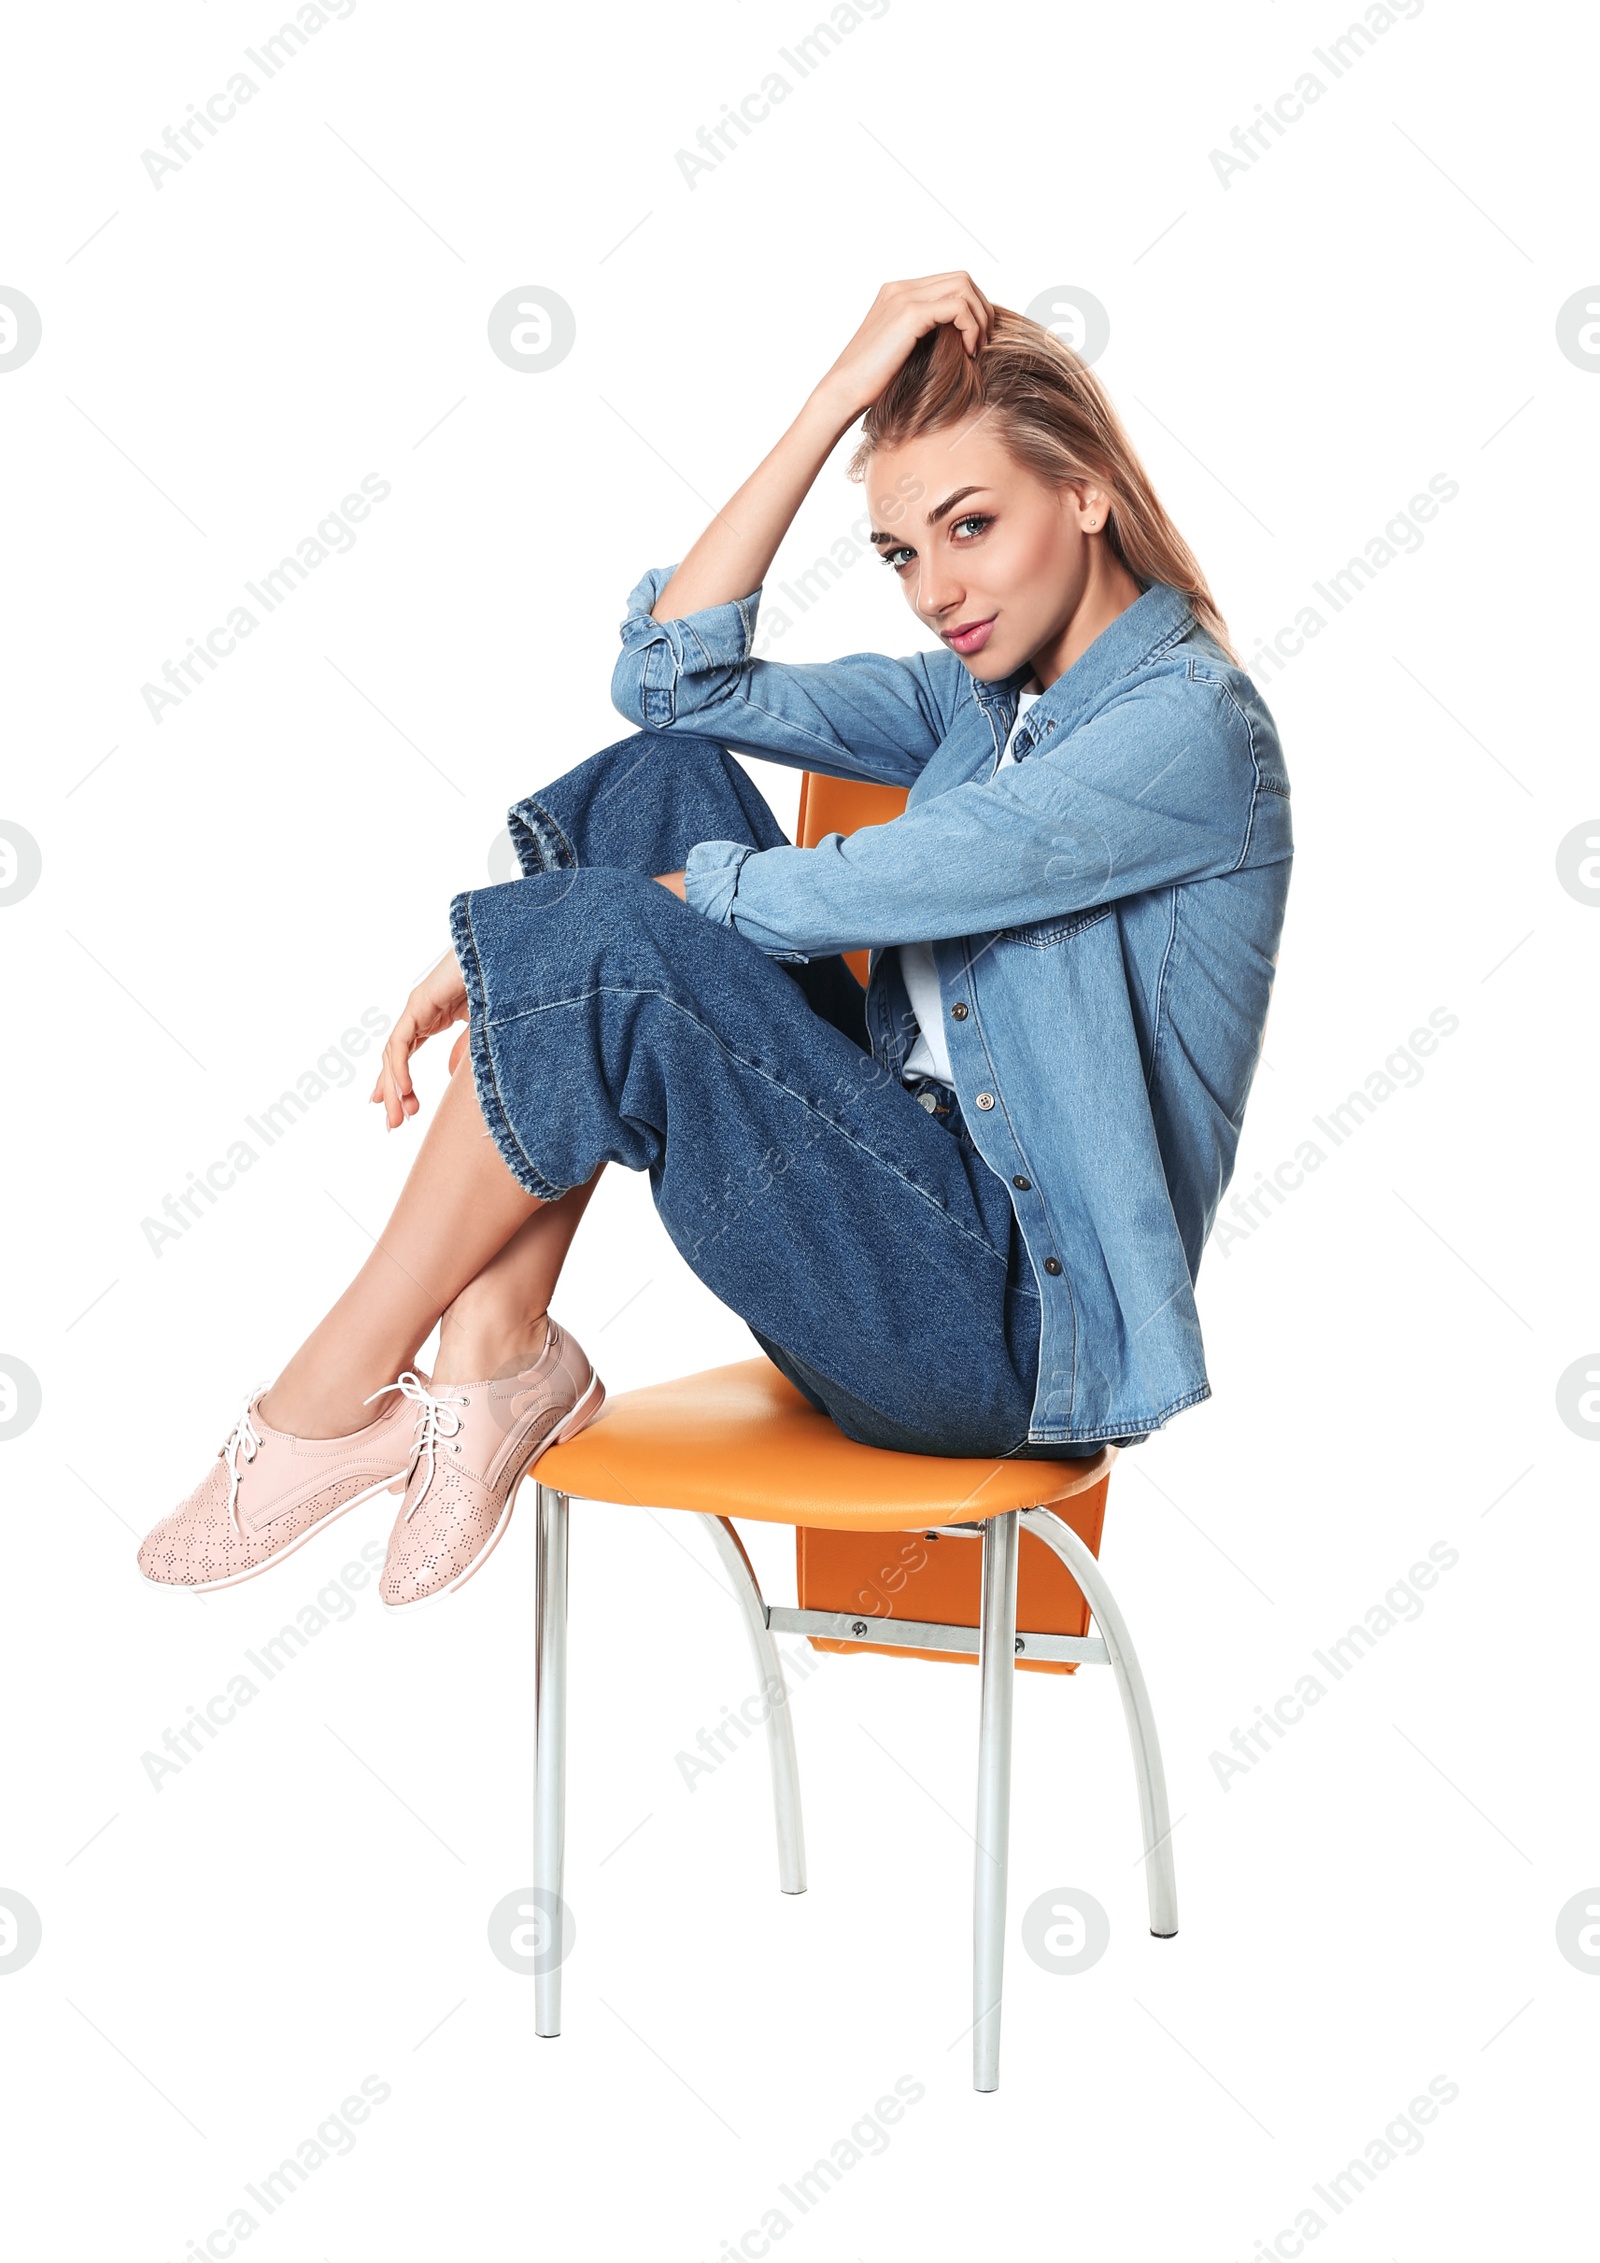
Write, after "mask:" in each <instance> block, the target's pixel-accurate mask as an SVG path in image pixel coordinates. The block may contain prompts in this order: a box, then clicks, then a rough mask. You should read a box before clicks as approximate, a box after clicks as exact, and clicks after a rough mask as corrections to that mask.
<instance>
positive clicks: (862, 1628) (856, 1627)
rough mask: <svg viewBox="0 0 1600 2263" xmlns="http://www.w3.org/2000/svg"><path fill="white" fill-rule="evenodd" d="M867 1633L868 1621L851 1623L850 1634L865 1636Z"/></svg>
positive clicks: (855, 1620) (852, 1621)
mask: <svg viewBox="0 0 1600 2263" xmlns="http://www.w3.org/2000/svg"><path fill="white" fill-rule="evenodd" d="M866 1631H867V1622H866V1620H865V1619H852V1620H851V1622H850V1632H851V1633H852V1634H865V1633H866Z"/></svg>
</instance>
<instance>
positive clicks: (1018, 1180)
mask: <svg viewBox="0 0 1600 2263" xmlns="http://www.w3.org/2000/svg"><path fill="white" fill-rule="evenodd" d="M1011 1184H1012V1185H1013V1186H1014V1187H1021V1189H1022V1191H1023V1193H1024V1194H1026V1193H1027V1192H1028V1190H1029V1188H1030V1187H1031V1186H1032V1185H1033V1181H1032V1179H1025V1178H1024V1177H1023V1175H1022V1173H1021V1172H1020V1171H1018V1172H1016V1173H1015V1174H1014V1176H1013V1178H1012V1181H1011Z"/></svg>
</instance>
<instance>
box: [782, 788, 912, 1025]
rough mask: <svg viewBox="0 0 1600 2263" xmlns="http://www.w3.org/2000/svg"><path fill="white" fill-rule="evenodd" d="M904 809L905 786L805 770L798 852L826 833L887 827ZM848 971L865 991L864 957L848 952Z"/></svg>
mask: <svg viewBox="0 0 1600 2263" xmlns="http://www.w3.org/2000/svg"><path fill="white" fill-rule="evenodd" d="M905 806H906V789H905V788H904V786H870V785H867V784H866V783H865V782H864V781H863V780H862V779H860V778H826V777H824V776H823V774H822V772H821V771H820V770H808V771H807V772H806V773H805V775H804V777H803V778H802V779H801V781H800V818H799V823H798V825H797V827H796V830H795V847H796V848H797V849H814V848H815V847H816V845H817V843H818V842H819V841H820V840H822V839H823V838H824V837H825V836H826V835H827V834H829V833H853V832H854V831H855V829H856V827H857V826H858V825H887V824H888V822H889V820H890V818H891V817H898V816H899V814H900V812H901V811H902V810H903V809H904V808H905ZM845 958H846V960H847V961H848V963H849V966H850V971H851V972H852V974H854V976H855V978H856V980H857V981H858V982H859V983H860V985H861V987H862V989H863V990H864V989H865V988H866V986H867V954H866V952H865V951H847V952H846V953H845Z"/></svg>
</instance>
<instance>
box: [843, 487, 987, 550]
mask: <svg viewBox="0 0 1600 2263" xmlns="http://www.w3.org/2000/svg"><path fill="white" fill-rule="evenodd" d="M982 493H983V488H982V486H981V485H975V486H972V487H958V488H956V489H955V490H954V491H953V493H951V494H949V495H947V496H946V497H945V499H944V501H943V502H942V503H936V504H935V505H934V507H933V509H932V510H931V511H930V512H929V513H928V516H927V520H926V524H927V525H929V526H937V525H938V523H939V521H940V520H941V519H942V518H944V517H945V516H946V514H947V513H949V512H951V511H953V510H954V509H955V507H956V505H957V504H958V503H964V502H965V501H966V499H967V497H968V496H969V495H981V494H982ZM868 539H869V541H871V542H874V543H881V544H885V545H888V546H890V547H892V548H896V549H898V547H899V545H900V543H901V541H902V540H903V539H904V538H903V537H902V536H899V535H893V534H877V533H874V534H872V535H870V536H869V537H868Z"/></svg>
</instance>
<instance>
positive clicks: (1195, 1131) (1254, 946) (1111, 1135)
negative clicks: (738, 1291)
mask: <svg viewBox="0 0 1600 2263" xmlns="http://www.w3.org/2000/svg"><path fill="white" fill-rule="evenodd" d="M670 571H671V569H668V568H653V569H652V570H651V571H650V572H649V573H647V574H646V575H645V577H644V579H643V580H642V581H641V582H640V583H639V585H638V587H637V588H636V589H635V590H634V591H633V593H632V596H631V598H630V600H629V608H630V609H629V612H628V615H627V618H626V619H625V620H624V622H623V624H622V653H621V656H620V658H619V660H618V662H617V667H616V672H615V675H614V677H613V679H612V698H613V700H614V702H615V704H616V706H617V707H618V708H619V709H620V710H621V712H622V713H623V714H624V715H625V716H627V717H628V718H629V719H630V720H631V721H633V722H634V723H636V724H642V725H643V726H644V727H645V728H646V729H649V730H656V731H674V730H676V731H683V732H693V733H696V734H699V735H701V736H705V737H709V738H713V739H716V740H717V741H719V742H720V743H721V744H722V745H724V746H727V747H729V748H732V749H734V750H736V751H737V752H739V753H741V754H749V755H755V756H758V757H760V758H761V759H763V760H765V761H768V762H781V763H787V764H790V765H792V766H794V767H798V768H803V769H809V770H818V771H824V772H826V773H828V774H829V775H830V776H833V777H844V778H862V779H870V780H872V781H874V782H876V783H878V784H881V785H891V786H904V787H908V788H909V789H910V791H909V798H908V801H907V804H906V808H905V812H904V814H903V815H901V816H900V817H897V818H895V819H894V820H893V821H892V822H891V823H889V824H885V825H869V826H864V827H862V828H861V829H860V830H859V831H857V832H855V833H852V834H849V835H842V834H838V833H833V834H830V835H829V836H828V837H827V839H825V840H823V841H821V842H819V843H818V845H817V846H816V847H815V848H809V849H801V848H775V849H753V848H751V847H750V846H749V845H748V844H744V843H739V842H733V841H702V842H700V843H699V844H698V845H697V846H696V847H695V848H694V849H692V850H691V851H690V853H689V857H688V862H687V868H686V869H687V877H686V880H685V883H684V886H685V894H686V898H687V901H688V902H689V903H690V904H691V905H692V906H693V907H694V908H695V909H696V910H697V911H699V912H701V913H702V914H703V915H704V916H705V917H706V918H708V919H714V920H719V921H721V922H723V923H724V924H725V925H728V926H731V927H733V928H735V929H736V930H737V931H738V932H739V933H740V934H741V935H746V936H748V937H749V938H750V940H751V941H752V942H753V943H756V944H758V945H759V946H760V948H761V949H762V950H764V951H767V952H769V953H770V954H772V955H773V956H775V957H778V958H783V959H791V960H803V959H807V958H809V957H810V956H812V955H813V954H814V953H820V952H833V951H844V950H854V949H858V948H860V947H862V946H867V947H868V948H869V950H870V959H869V970H870V979H869V982H868V987H867V995H866V1020H867V1032H868V1037H869V1040H870V1044H871V1048H872V1053H873V1056H874V1058H875V1059H876V1060H877V1061H879V1062H880V1063H881V1064H882V1065H883V1066H884V1067H885V1068H886V1069H887V1070H889V1071H890V1072H892V1073H894V1074H896V1075H898V1073H899V1071H900V1068H901V1065H902V1063H903V1062H904V1059H905V1057H906V1054H907V1053H908V1051H909V1050H910V1047H911V1045H912V1043H913V1042H914V1040H915V1034H916V1024H915V1019H914V1017H913V1015H912V1013H911V1009H910V1001H909V999H908V998H907V996H906V992H905V986H904V984H903V982H902V981H901V978H900V970H899V954H898V952H897V951H896V950H895V949H893V948H892V946H893V945H896V944H899V943H904V942H915V941H927V942H930V943H931V944H932V946H933V955H934V960H935V963H936V965H937V967H938V971H939V987H940V993H941V996H942V998H943V1002H944V1016H945V1021H944V1029H945V1038H946V1042H947V1044H948V1046H949V1051H950V1061H951V1066H952V1069H953V1070H954V1074H955V1083H956V1091H957V1097H958V1099H959V1102H960V1106H961V1111H962V1114H963V1116H964V1117H965V1119H966V1123H967V1125H968V1128H969V1129H970V1131H971V1134H972V1137H973V1139H974V1141H975V1142H976V1144H977V1147H978V1150H979V1152H980V1153H981V1154H982V1156H983V1158H984V1160H985V1161H986V1162H987V1163H988V1164H989V1166H990V1167H991V1169H993V1170H995V1171H997V1172H998V1173H999V1174H1000V1175H1001V1177H1002V1178H1004V1179H1005V1180H1006V1182H1007V1184H1008V1186H1009V1187H1010V1189H1011V1199H1012V1203H1013V1205H1014V1208H1015V1211H1016V1216H1017V1220H1018V1223H1019V1225H1020V1226H1021V1229H1022V1234H1023V1238H1024V1240H1025V1241H1026V1244H1027V1248H1028V1252H1029V1255H1030V1257H1031V1259H1032V1263H1033V1271H1034V1277H1035V1280H1036V1282H1037V1285H1038V1290H1039V1295H1040V1298H1041V1302H1042V1330H1041V1336H1040V1354H1039V1380H1038V1387H1037V1393H1036V1396H1035V1400H1034V1406H1033V1415H1032V1421H1031V1424H1030V1427H1029V1433H1028V1437H1029V1442H1030V1443H1038V1444H1050V1443H1059V1442H1064V1441H1068V1440H1077V1439H1085V1440H1092V1439H1098V1438H1126V1437H1130V1436H1143V1435H1146V1434H1148V1432H1150V1431H1151V1430H1153V1429H1157V1428H1159V1427H1160V1425H1161V1424H1162V1423H1164V1422H1165V1421H1166V1420H1167V1419H1168V1417H1169V1416H1171V1415H1173V1414H1175V1413H1176V1412H1177V1411H1178V1410H1179V1409H1180V1408H1182V1407H1186V1406H1191V1405H1193V1404H1194V1403H1195V1402H1196V1401H1198V1400H1200V1399H1205V1398H1208V1397H1209V1396H1210V1391H1211V1386H1210V1384H1209V1382H1208V1380H1207V1377H1206V1371H1205V1353H1204V1346H1203V1344H1202V1342H1201V1336H1200V1322H1199V1316H1198V1314H1197V1313H1196V1310H1195V1301H1194V1281H1195V1276H1196V1274H1197V1272H1198V1269H1199V1264H1200V1252H1201V1250H1202V1248H1203V1247H1204V1245H1205V1241H1206V1237H1207V1235H1208V1233H1209V1232H1210V1230H1211V1226H1212V1222H1213V1220H1214V1218H1215V1217H1216V1213H1217V1206H1218V1203H1219V1202H1220V1200H1221V1198H1222V1195H1223V1192H1224V1190H1225V1188H1226V1187H1227V1184H1228V1181H1229V1178H1230V1177H1231V1175H1232V1171H1233V1164H1234V1155H1235V1150H1236V1148H1237V1145H1238V1139H1239V1128H1240V1125H1241V1123H1242V1122H1243V1118H1244V1105H1245V1100H1246V1097H1247V1095H1248V1093H1249V1090H1250V1084H1251V1079H1252V1077H1253V1075H1254V1073H1255V1065H1256V1061H1257V1059H1258V1058H1259V1055H1260V1050H1261V1037H1262V1031H1263V1028H1264V1026H1265V1023H1266V1017H1267V1006H1268V1001H1269V998H1270V996H1271V990H1272V979H1273V973H1274V969H1275V966H1276V963H1277V952H1278V939H1279V935H1280V932H1281V929H1282V925H1283V914H1284V904H1285V899H1286V897H1287V893H1288V885H1289V868H1290V863H1291V859H1292V856H1293V840H1292V835H1291V828H1290V819H1289V781H1288V777H1287V774H1286V772H1285V769H1284V762H1283V755H1282V753H1281V751H1280V749H1279V745H1278V734H1277V731H1276V728H1275V727H1274V724H1273V720H1272V717H1271V715H1270V714H1269V713H1268V711H1267V708H1266V706H1265V703H1264V702H1263V700H1262V698H1261V695H1260V693H1259V692H1258V691H1257V690H1256V688H1255V686H1254V684H1252V682H1251V681H1250V679H1249V677H1248V676H1247V675H1246V674H1245V673H1244V672H1243V671H1242V670H1241V669H1239V668H1237V667H1235V666H1234V665H1233V663H1232V662H1231V661H1229V660H1228V659H1227V657H1226V656H1225V655H1224V653H1223V652H1222V651H1221V650H1220V648H1219V647H1218V645H1217V644H1216V643H1215V642H1214V640H1213V639H1212V638H1211V637H1209V636H1208V635H1207V634H1206V633H1205V631H1204V630H1203V629H1202V628H1201V627H1200V626H1199V624H1198V623H1197V622H1196V620H1195V618H1194V615H1193V613H1192V612H1191V610H1190V607H1189V604H1188V601H1187V599H1186V598H1184V597H1183V596H1182V595H1181V594H1180V592H1178V591H1177V590H1175V589H1172V588H1169V587H1168V586H1167V585H1166V584H1165V583H1162V582H1155V583H1152V584H1151V585H1150V586H1149V587H1148V588H1147V589H1146V590H1145V591H1144V592H1143V594H1142V595H1141V596H1140V597H1139V598H1138V599H1137V600H1136V601H1135V602H1134V603H1133V604H1132V605H1130V606H1129V607H1128V608H1127V609H1126V611H1125V612H1123V613H1121V614H1119V615H1118V617H1117V618H1116V619H1115V620H1114V621H1113V622H1112V623H1111V624H1110V626H1109V627H1107V628H1106V629H1104V630H1102V631H1101V633H1100V635H1099V636H1098V637H1096V638H1095V640H1094V642H1093V643H1092V644H1091V645H1090V646H1089V648H1088V649H1087V651H1085V652H1084V653H1082V654H1081V655H1080V656H1079V658H1078V659H1077V660H1075V661H1074V662H1073V664H1072V666H1071V667H1070V668H1068V669H1067V671H1066V672H1065V674H1064V675H1062V676H1060V677H1058V679H1057V680H1056V682H1055V683H1054V684H1052V685H1051V686H1050V687H1049V689H1048V690H1047V691H1046V692H1045V693H1044V695H1043V697H1042V698H1040V699H1039V700H1038V701H1037V702H1036V703H1035V704H1034V706H1033V707H1032V708H1031V709H1030V711H1029V714H1028V719H1027V722H1026V724H1025V725H1024V726H1023V729H1022V731H1021V732H1020V733H1019V735H1018V738H1017V742H1016V746H1015V749H1014V752H1015V755H1016V760H1015V763H1014V764H1007V766H1006V767H1005V768H1004V769H1003V770H998V771H997V769H996V765H997V763H998V760H999V756H1000V753H1001V750H1002V748H1003V747H1004V745H1005V742H1006V737H1007V734H1008V732H1009V730H1010V727H1011V723H1012V720H1013V718H1014V716H1015V714H1016V708H1017V696H1018V692H1019V690H1020V687H1021V685H1022V684H1023V683H1024V682H1025V681H1026V680H1027V671H1026V670H1023V669H1019V670H1018V671H1017V673H1016V674H1015V675H1013V676H1011V677H1009V678H1007V679H1005V680H1004V681H1002V682H999V683H994V684H985V683H981V682H979V681H978V680H977V679H976V678H975V677H973V676H971V675H969V674H968V672H967V670H966V669H965V668H964V667H963V666H962V664H961V661H960V660H959V658H958V657H957V656H956V654H954V653H953V652H948V651H935V652H919V653H914V654H913V655H911V657H910V658H908V659H904V660H891V659H887V658H885V657H883V656H882V655H880V654H877V653H851V654H849V655H847V656H846V657H845V658H843V659H841V660H831V661H824V662H820V663H809V664H805V665H799V664H793V663H785V662H781V661H775V660H755V659H752V657H751V640H752V637H753V635H754V632H755V624H756V610H757V606H758V604H759V601H760V594H761V593H760V591H759V590H757V591H756V592H754V593H753V594H752V595H751V596H749V597H745V598H740V599H737V600H736V601H734V602H733V603H731V604H727V605H714V606H708V607H706V608H705V609H704V610H702V611H700V612H698V613H689V614H686V615H684V617H683V618H682V619H680V620H675V621H654V620H652V619H651V618H650V609H651V607H652V606H653V605H654V604H655V602H656V600H657V598H658V597H659V595H660V593H661V590H662V589H663V587H664V586H665V584H666V582H667V579H668V577H669V573H670ZM914 1261H915V1260H914V1255H913V1254H912V1253H908V1262H914ZM959 1369H960V1362H959V1355H958V1356H957V1358H956V1362H955V1368H954V1372H955V1373H956V1375H957V1376H959Z"/></svg>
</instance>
